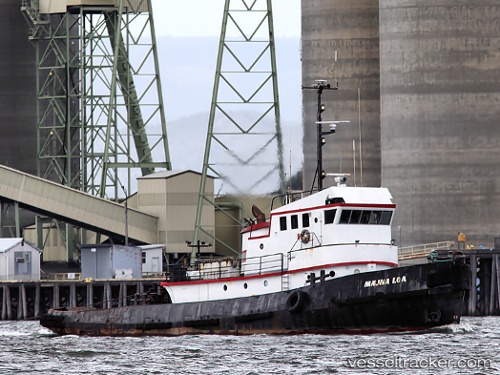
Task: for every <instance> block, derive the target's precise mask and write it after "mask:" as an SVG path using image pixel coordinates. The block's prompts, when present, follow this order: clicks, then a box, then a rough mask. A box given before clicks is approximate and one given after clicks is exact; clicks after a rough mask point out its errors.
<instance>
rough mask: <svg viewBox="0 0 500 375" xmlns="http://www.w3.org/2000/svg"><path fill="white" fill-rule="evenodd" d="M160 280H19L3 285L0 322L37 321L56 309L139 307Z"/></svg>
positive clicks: (0, 288)
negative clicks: (140, 301)
mask: <svg viewBox="0 0 500 375" xmlns="http://www.w3.org/2000/svg"><path fill="white" fill-rule="evenodd" d="M160 281H162V279H158V280H152V279H147V280H143V279H141V280H103V281H99V280H97V281H88V282H85V281H81V280H76V281H70V280H64V281H50V282H47V281H19V282H15V281H12V282H3V283H1V284H0V298H1V301H2V304H1V311H0V319H1V320H38V319H39V317H40V315H42V314H44V313H46V312H47V311H48V310H49V309H50V308H53V307H76V306H90V307H91V306H93V307H103V306H104V307H121V306H128V305H131V304H136V303H138V302H139V300H140V299H142V298H145V292H147V291H149V290H156V288H157V287H158V285H159V283H160Z"/></svg>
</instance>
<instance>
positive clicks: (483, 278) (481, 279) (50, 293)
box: [0, 249, 500, 320]
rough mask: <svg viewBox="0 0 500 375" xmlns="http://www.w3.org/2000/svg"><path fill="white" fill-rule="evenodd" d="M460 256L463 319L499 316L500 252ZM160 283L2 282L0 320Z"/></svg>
mask: <svg viewBox="0 0 500 375" xmlns="http://www.w3.org/2000/svg"><path fill="white" fill-rule="evenodd" d="M463 252H464V254H465V255H466V257H467V264H469V266H470V271H471V282H470V290H469V293H468V295H467V296H466V301H465V311H464V314H463V315H465V316H488V315H500V249H491V250H489V249H474V250H471V249H468V250H464V251H463ZM421 261H422V262H426V261H427V256H426V255H425V256H424V255H422V256H421ZM163 279H164V278H154V279H140V280H129V279H127V280H90V281H84V280H53V281H52V280H51V281H47V280H42V281H4V282H1V283H0V299H1V301H2V303H1V310H0V319H1V320H37V319H38V318H39V317H40V315H42V314H44V313H46V312H47V311H48V310H49V309H50V308H53V307H63V306H65V307H77V306H93V307H103V306H104V307H120V306H128V305H131V304H134V303H138V300H139V299H141V298H144V296H145V293H146V292H147V291H150V290H156V288H157V287H158V285H159V283H160V282H161V281H162V280H163Z"/></svg>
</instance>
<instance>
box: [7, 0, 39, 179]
mask: <svg viewBox="0 0 500 375" xmlns="http://www.w3.org/2000/svg"><path fill="white" fill-rule="evenodd" d="M28 34H29V33H28V24H27V22H26V21H25V19H24V18H23V15H22V13H21V2H20V1H13V0H0V49H1V51H2V54H1V58H0V164H3V165H7V166H9V167H11V168H16V169H20V170H22V171H23V172H28V173H32V174H36V158H37V155H36V113H35V106H36V93H35V82H36V81H35V75H36V68H35V49H34V48H33V45H31V43H30V42H29V40H28Z"/></svg>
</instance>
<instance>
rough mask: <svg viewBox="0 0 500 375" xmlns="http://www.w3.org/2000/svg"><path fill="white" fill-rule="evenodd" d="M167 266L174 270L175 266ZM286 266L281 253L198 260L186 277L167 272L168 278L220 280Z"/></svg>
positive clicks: (269, 271)
mask: <svg viewBox="0 0 500 375" xmlns="http://www.w3.org/2000/svg"><path fill="white" fill-rule="evenodd" d="M167 268H168V269H170V268H171V269H172V270H174V267H170V268H169V267H167ZM177 268H179V267H177ZM284 268H285V257H284V255H283V254H281V253H278V254H271V255H264V256H260V257H251V258H238V259H236V258H224V259H206V260H198V261H197V264H196V267H195V269H192V270H186V271H185V272H186V273H185V277H184V276H182V277H180V278H179V277H174V275H173V273H167V280H171V281H183V280H218V279H226V278H232V277H241V276H253V275H262V274H267V273H272V272H283V271H284ZM175 272H179V271H178V270H176V271H175Z"/></svg>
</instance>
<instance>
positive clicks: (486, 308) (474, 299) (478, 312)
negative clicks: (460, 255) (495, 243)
mask: <svg viewBox="0 0 500 375" xmlns="http://www.w3.org/2000/svg"><path fill="white" fill-rule="evenodd" d="M464 253H465V254H466V255H467V262H468V264H469V265H470V270H471V285H470V291H469V296H468V300H467V303H466V311H465V313H464V315H470V316H487V315H500V249H493V250H484V249H478V250H465V251H464Z"/></svg>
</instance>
